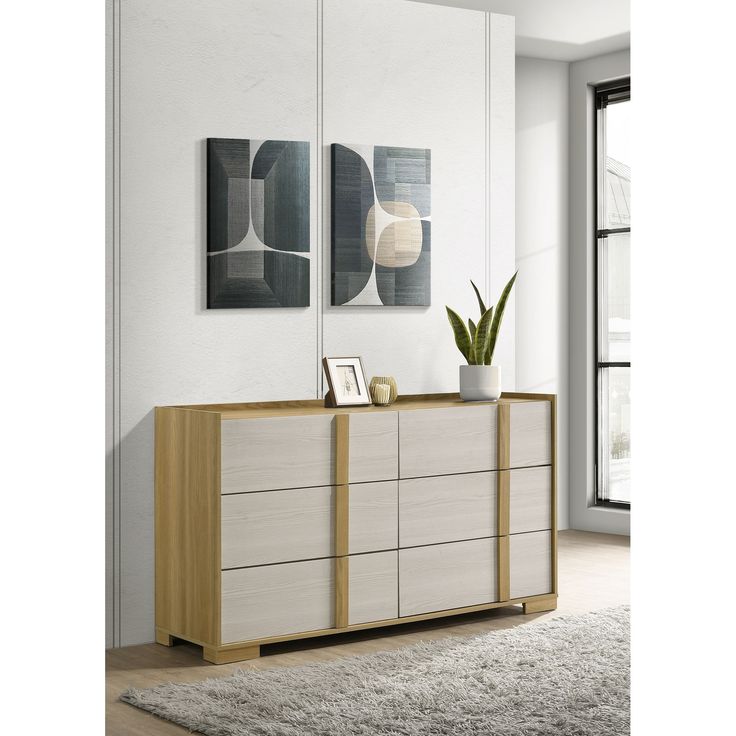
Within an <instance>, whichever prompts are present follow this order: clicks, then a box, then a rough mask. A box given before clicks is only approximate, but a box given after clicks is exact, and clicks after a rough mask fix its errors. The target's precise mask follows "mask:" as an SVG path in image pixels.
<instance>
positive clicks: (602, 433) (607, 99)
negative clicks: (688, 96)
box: [595, 79, 631, 508]
mask: <svg viewBox="0 0 736 736" xmlns="http://www.w3.org/2000/svg"><path fill="white" fill-rule="evenodd" d="M630 114H631V81H630V79H624V80H618V81H616V82H611V83H608V84H605V85H600V86H598V87H596V88H595V115H596V120H595V129H596V178H595V181H596V193H595V199H596V231H595V243H596V246H595V271H596V288H595V310H596V315H595V321H596V340H595V343H596V344H595V353H596V355H595V371H596V443H595V444H596V458H595V467H596V503H597V504H601V505H607V506H616V507H621V508H630V506H631V471H630V461H631V434H630V411H631V400H630V381H631V289H630V283H631V280H630V263H631V196H630V195H631V167H630V165H629V162H630V158H629V144H630V138H629V119H630Z"/></svg>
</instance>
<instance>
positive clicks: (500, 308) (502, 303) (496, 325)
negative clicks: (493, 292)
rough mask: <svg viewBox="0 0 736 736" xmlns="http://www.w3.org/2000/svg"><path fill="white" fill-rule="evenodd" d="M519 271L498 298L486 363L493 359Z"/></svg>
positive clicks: (489, 363) (488, 363)
mask: <svg viewBox="0 0 736 736" xmlns="http://www.w3.org/2000/svg"><path fill="white" fill-rule="evenodd" d="M518 273H519V272H518V271H517V272H516V273H515V274H514V275H513V276H512V277H511V278H510V279H509V282H508V284H506V286H505V287H504V290H503V292H502V293H501V298H500V299H499V300H498V304H496V313H495V314H494V315H493V323H492V324H491V333H490V335H489V338H490V339H489V341H488V347H487V349H486V354H485V363H486V365H491V361H492V360H493V353H494V352H495V350H496V340H497V339H498V331H499V329H500V328H501V320H502V319H503V312H504V310H505V309H506V302H507V301H508V298H509V294H510V293H511V289H512V287H513V285H514V281H516V276H517V275H518Z"/></svg>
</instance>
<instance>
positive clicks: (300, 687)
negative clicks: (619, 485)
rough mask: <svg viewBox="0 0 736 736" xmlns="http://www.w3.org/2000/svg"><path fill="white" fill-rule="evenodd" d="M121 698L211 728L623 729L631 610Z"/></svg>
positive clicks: (439, 732)
mask: <svg viewBox="0 0 736 736" xmlns="http://www.w3.org/2000/svg"><path fill="white" fill-rule="evenodd" d="M121 699H122V700H124V701H125V702H127V703H131V704H132V705H135V706H137V707H138V708H143V709H144V710H147V711H150V712H151V713H155V714H156V715H158V716H160V717H161V718H166V719H168V720H170V721H173V722H174V723H178V724H180V725H182V726H185V727H186V728H189V729H190V730H193V731H199V732H201V733H204V734H208V735H209V736H246V734H247V735H248V736H251V735H253V734H255V735H258V736H261V735H263V736H314V735H316V734H319V735H320V736H352V735H353V734H360V735H361V736H374V735H376V734H381V735H383V734H387V735H388V736H418V735H419V734H422V735H430V734H431V736H445V735H448V736H449V735H450V734H452V736H481V734H482V736H542V735H544V736H547V735H548V734H549V736H552V735H554V736H624V734H627V733H629V609H628V607H626V606H622V607H620V608H613V609H607V610H603V611H598V612H596V613H589V614H585V615H583V616H565V617H560V618H557V619H552V620H551V621H544V622H539V623H533V622H532V623H529V624H525V625H522V626H517V627H515V628H513V629H506V630H503V631H494V632H491V633H487V634H481V635H479V636H474V637H472V638H464V639H459V638H455V639H443V640H441V641H433V642H427V643H422V644H418V645H415V646H411V647H406V648H403V649H397V650H393V651H388V652H382V653H380V654H371V655H367V656H359V657H351V658H346V659H340V660H336V661H333V662H329V663H316V664H312V665H306V666H302V667H278V668H275V669H271V670H262V671H258V670H240V671H238V672H236V673H235V674H234V675H231V676H230V677H225V678H221V679H211V680H205V681H203V682H195V683H188V684H168V685H161V686H160V687H155V688H151V689H147V690H128V691H126V692H125V693H123V694H122V695H121Z"/></svg>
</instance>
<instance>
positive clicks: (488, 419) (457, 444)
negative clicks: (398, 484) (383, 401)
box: [399, 404, 497, 478]
mask: <svg viewBox="0 0 736 736" xmlns="http://www.w3.org/2000/svg"><path fill="white" fill-rule="evenodd" d="M496 454H497V448H496V407H495V406H492V405H489V404H482V405H480V406H462V407H457V408H455V407H451V408H446V409H431V410H421V409H420V410H415V411H402V412H399V477H400V478H417V477H421V476H428V475H446V474H450V473H470V472H479V471H484V470H495V468H496Z"/></svg>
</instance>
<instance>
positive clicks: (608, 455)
mask: <svg viewBox="0 0 736 736" xmlns="http://www.w3.org/2000/svg"><path fill="white" fill-rule="evenodd" d="M600 370H601V380H600V389H601V396H600V408H601V411H600V414H599V417H600V419H599V422H600V424H599V428H598V432H599V434H598V441H599V443H600V453H601V455H600V462H599V476H600V477H599V488H600V490H601V491H602V496H603V499H604V500H607V501H619V502H622V503H631V472H630V459H631V444H630V411H631V401H630V398H629V386H630V380H631V369H630V368H601V369H600Z"/></svg>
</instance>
